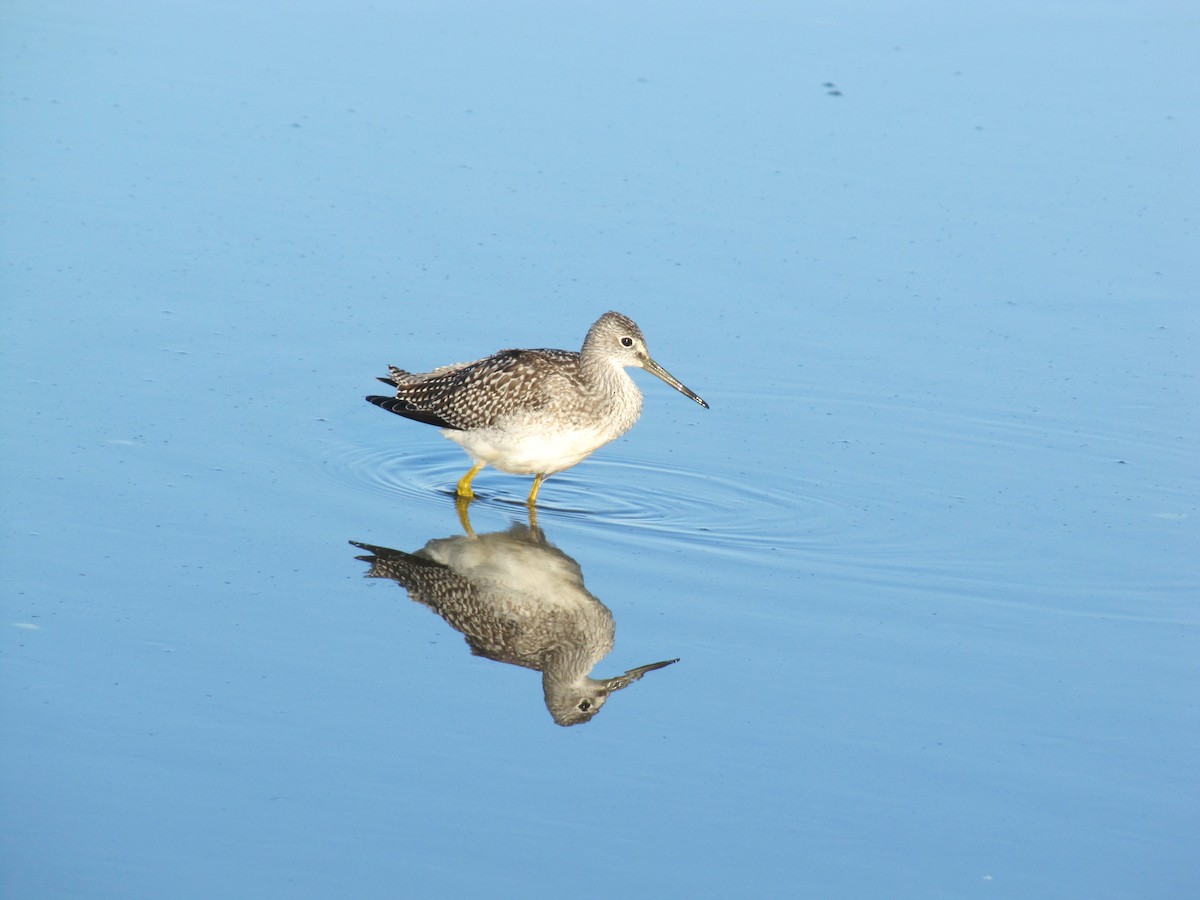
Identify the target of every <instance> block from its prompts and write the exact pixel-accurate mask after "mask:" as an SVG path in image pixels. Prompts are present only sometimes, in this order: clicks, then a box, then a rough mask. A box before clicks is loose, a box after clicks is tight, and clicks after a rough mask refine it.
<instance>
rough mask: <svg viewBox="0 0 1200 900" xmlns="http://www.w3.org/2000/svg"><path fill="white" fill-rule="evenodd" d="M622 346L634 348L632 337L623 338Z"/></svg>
mask: <svg viewBox="0 0 1200 900" xmlns="http://www.w3.org/2000/svg"><path fill="white" fill-rule="evenodd" d="M621 346H622V347H632V346H633V338H631V337H623V338H621Z"/></svg>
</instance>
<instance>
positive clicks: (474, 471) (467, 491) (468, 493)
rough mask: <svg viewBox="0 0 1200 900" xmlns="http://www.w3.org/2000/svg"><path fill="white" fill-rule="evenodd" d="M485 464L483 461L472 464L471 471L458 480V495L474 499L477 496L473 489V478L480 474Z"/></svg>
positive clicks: (465, 498)
mask: <svg viewBox="0 0 1200 900" xmlns="http://www.w3.org/2000/svg"><path fill="white" fill-rule="evenodd" d="M483 466H484V464H483V463H475V465H473V466H471V471H470V472H468V473H467V474H466V475H464V476H463V477H462V478H460V479H459V480H458V490H457V491H456V493H457V494H458V496H460V497H462V498H463V499H464V500H473V499H474V498H475V492H474V491H473V490H471V479H472V478H474V477H475V476H476V475H478V474H479V472H480V470H481V469H482V468H483Z"/></svg>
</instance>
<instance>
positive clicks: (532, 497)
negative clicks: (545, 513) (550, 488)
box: [525, 475, 546, 506]
mask: <svg viewBox="0 0 1200 900" xmlns="http://www.w3.org/2000/svg"><path fill="white" fill-rule="evenodd" d="M545 480H546V476H545V475H534V476H533V490H531V491H530V492H529V499H528V500H526V501H525V502H526V503H528V504H529V505H530V506H533V505H535V504H536V503H537V495H538V491H540V490H541V489H542V482H543V481H545Z"/></svg>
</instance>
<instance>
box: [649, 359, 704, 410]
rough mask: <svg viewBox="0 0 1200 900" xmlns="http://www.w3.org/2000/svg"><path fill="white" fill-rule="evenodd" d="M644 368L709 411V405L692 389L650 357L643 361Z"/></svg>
mask: <svg viewBox="0 0 1200 900" xmlns="http://www.w3.org/2000/svg"><path fill="white" fill-rule="evenodd" d="M642 368H643V369H645V370H646V371H647V372H649V373H650V374H651V375H657V376H658V377H659V378H661V379H662V380H663V381H665V382H666V383H667V384H669V385H670V386H671V387H673V388H675V390H677V391H679V393H681V394H683V395H684V396H685V397H691V398H692V399H693V400H695V401H696V402H697V403H699V404H700V405H701V406H703V407H704V408H705V409H708V404H707V403H705V402H704V401H703V400H701V399H700V398H699V397H698V396H697V395H696V394H695V392H693V391H692V390H691V388H689V387H688V386H687V385H686V384H684V383H683V382H682V381H680V380H679V379H678V378H676V377H675V376H674V375H672V374H671V373H670V372H668V371H667V370H666V369H664V368H663V367H662V366H660V365H659V364H658V363H656V362H655V361H654V360H652V359H651V358H650V357H648V356H647V357H646V358H645V359H644V360H642Z"/></svg>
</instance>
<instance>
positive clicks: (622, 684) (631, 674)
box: [605, 659, 679, 693]
mask: <svg viewBox="0 0 1200 900" xmlns="http://www.w3.org/2000/svg"><path fill="white" fill-rule="evenodd" d="M677 662H679V660H677V659H664V660H663V661H662V662H656V663H650V665H648V666H638V667H637V668H636V669H630V670H629V671H628V672H626V673H625V674H624V675H618V676H617V677H616V678H609V679H608V680H607V682H605V688H606V690H608V692H609V693H612V692H613V691H619V690H621V688H626V687H629V685H631V684H633V683H634V682H635V681H637V680H638V679H639V678H641V677H642V676H643V675H645V674H646V673H647V672H653V671H654V670H655V669H662V668H665V667H666V666H669V665H671V664H672V663H677Z"/></svg>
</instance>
